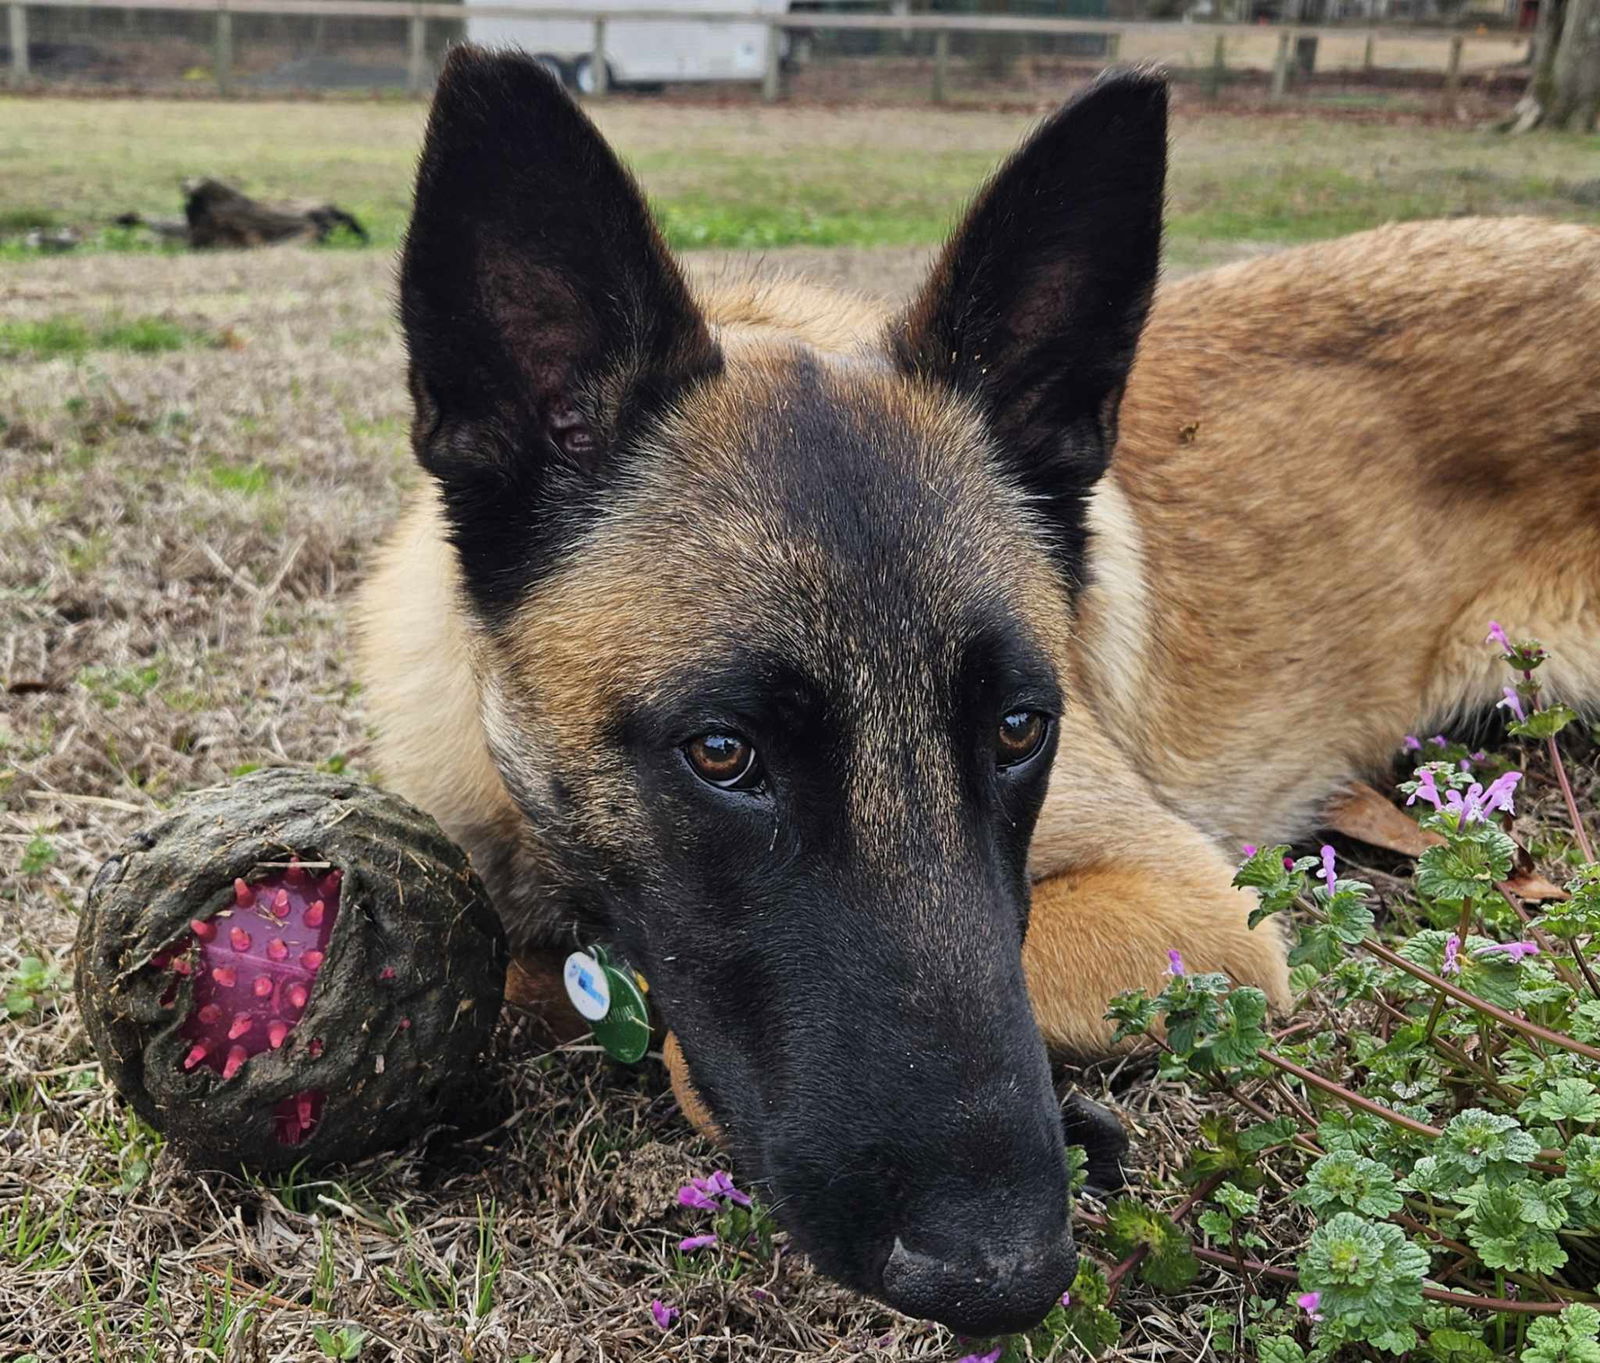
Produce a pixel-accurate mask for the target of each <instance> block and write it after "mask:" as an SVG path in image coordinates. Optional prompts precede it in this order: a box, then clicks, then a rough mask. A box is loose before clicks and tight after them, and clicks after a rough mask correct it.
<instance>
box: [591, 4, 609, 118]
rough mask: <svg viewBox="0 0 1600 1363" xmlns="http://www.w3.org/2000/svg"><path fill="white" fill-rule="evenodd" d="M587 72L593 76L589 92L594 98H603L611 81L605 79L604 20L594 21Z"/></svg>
mask: <svg viewBox="0 0 1600 1363" xmlns="http://www.w3.org/2000/svg"><path fill="white" fill-rule="evenodd" d="M589 74H590V75H591V76H592V77H593V78H594V89H593V90H591V91H590V92H589V93H590V94H591V95H593V96H594V98H596V99H603V98H605V94H606V90H607V89H608V88H609V87H610V85H611V82H610V81H609V80H607V79H606V75H607V72H606V21H605V20H604V19H596V20H595V21H594V43H593V45H592V47H591V48H590V51H589Z"/></svg>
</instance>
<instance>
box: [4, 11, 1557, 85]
mask: <svg viewBox="0 0 1600 1363" xmlns="http://www.w3.org/2000/svg"><path fill="white" fill-rule="evenodd" d="M0 2H3V3H4V4H5V7H6V9H7V11H8V20H9V22H8V25H7V27H8V31H9V35H10V48H11V64H10V71H9V76H10V80H11V82H12V83H13V84H15V85H21V84H23V83H25V82H26V81H27V80H28V79H29V77H30V72H29V67H28V10H29V9H97V10H158V11H166V12H181V13H190V14H192V13H195V12H197V11H198V12H202V13H204V12H209V13H213V14H215V16H216V28H215V70H214V72H213V74H214V76H215V79H216V84H217V87H218V89H219V90H221V91H222V92H224V93H226V92H227V91H228V90H229V89H230V88H231V86H232V84H233V16H234V15H236V14H271V15H300V16H311V17H323V18H342V19H389V20H394V19H403V20H405V21H407V25H408V27H407V33H408V39H407V45H406V46H407V63H406V69H407V87H408V89H409V90H410V91H411V92H412V93H413V94H416V95H422V94H425V93H426V92H427V90H428V88H429V86H430V84H431V75H432V73H431V71H430V69H429V64H428V60H427V51H428V48H427V25H428V22H429V21H430V20H445V21H448V22H451V23H456V24H459V23H460V22H461V21H462V20H463V19H465V18H467V17H469V16H471V17H474V18H485V19H511V20H517V19H524V20H532V21H541V22H542V21H545V20H551V19H561V20H578V21H581V22H586V23H589V24H591V25H592V27H593V39H592V42H591V45H590V46H591V54H590V63H591V69H592V70H593V71H594V73H595V84H596V88H595V90H594V92H593V94H592V95H591V98H592V97H597V96H602V97H603V96H604V95H605V94H606V72H607V66H606V26H607V25H608V24H615V23H623V22H626V23H706V24H720V23H739V24H757V25H762V26H764V27H765V28H766V30H767V38H766V65H765V74H764V76H763V78H762V82H761V96H762V98H763V99H764V100H766V101H767V102H769V103H770V102H773V101H775V100H777V99H779V98H780V97H781V96H782V93H783V63H782V56H783V44H782V41H781V35H782V34H783V33H786V32H787V33H814V32H819V31H842V30H850V29H857V30H863V29H864V30H871V31H878V32H891V33H901V34H910V33H931V34H932V35H933V73H932V85H931V90H930V94H931V97H932V98H933V99H934V100H935V101H936V102H939V101H943V100H944V99H945V98H946V92H947V90H948V87H949V67H950V35H951V34H953V33H983V34H997V33H1006V34H1035V35H1049V36H1058V37H1059V36H1063V35H1067V34H1093V35H1095V36H1097V37H1101V38H1104V39H1105V58H1104V60H1105V61H1107V62H1114V61H1116V60H1117V59H1118V55H1119V49H1120V46H1121V40H1122V38H1123V37H1124V35H1127V34H1138V33H1151V34H1154V33H1162V34H1170V33H1172V32H1173V31H1174V29H1175V28H1177V27H1180V25H1179V24H1178V23H1177V22H1176V21H1170V20H1169V21H1165V22H1161V21H1155V20H1128V21H1120V20H1104V19H1050V18H1033V17H1028V16H1024V15H1005V14H982V15H977V14H914V15H913V14H818V13H810V12H801V13H793V14H752V13H750V12H748V11H745V10H658V9H649V10H641V9H597V8H585V9H577V8H573V9H544V8H538V9H533V8H530V7H528V6H526V5H479V4H473V5H471V6H470V7H466V6H463V5H460V4H438V3H428V0H421V2H420V3H419V2H417V0H409V2H408V0H26V3H22V2H20V0H0ZM1181 27H1182V28H1183V29H1184V30H1185V31H1186V32H1187V33H1189V34H1194V33H1197V32H1203V33H1204V34H1205V35H1207V37H1208V38H1209V39H1210V45H1211V68H1210V69H1211V72H1212V74H1213V77H1214V78H1215V79H1217V80H1218V81H1220V80H1221V79H1222V77H1223V74H1224V72H1225V71H1226V68H1227V60H1228V44H1229V42H1230V40H1237V39H1241V38H1243V37H1245V36H1249V37H1252V38H1259V37H1260V34H1261V26H1259V25H1254V24H1229V23H1204V24H1182V25H1181ZM1274 31H1275V32H1276V33H1277V38H1278V43H1277V55H1276V58H1275V60H1274V63H1273V69H1272V94H1273V96H1274V97H1275V98H1281V97H1283V95H1284V94H1285V93H1286V92H1287V90H1288V86H1289V81H1290V73H1291V69H1292V66H1293V62H1294V52H1295V46H1296V40H1297V39H1299V38H1307V37H1324V36H1326V37H1335V36H1337V37H1340V38H1348V37H1350V35H1351V34H1352V33H1353V32H1354V33H1359V34H1362V35H1364V37H1365V59H1364V66H1365V67H1366V68H1367V69H1371V68H1372V67H1373V66H1374V65H1375V64H1376V63H1375V55H1374V54H1375V52H1376V49H1377V46H1378V44H1379V43H1381V42H1386V41H1402V42H1405V43H1407V44H1413V45H1415V44H1419V43H1421V44H1436V45H1437V46H1438V48H1439V51H1440V68H1441V69H1442V70H1443V72H1444V88H1445V96H1446V99H1447V100H1448V99H1451V98H1453V96H1454V94H1455V92H1456V90H1457V89H1458V88H1459V85H1460V81H1461V51H1462V45H1463V43H1464V41H1465V38H1466V34H1465V33H1464V31H1462V30H1460V29H1444V28H1432V29H1430V28H1412V27H1403V26H1398V25H1374V26H1371V27H1364V28H1352V27H1350V26H1347V25H1346V26H1339V25H1329V26H1316V25H1298V24H1296V25H1290V24H1285V25H1279V26H1276V27H1275V30H1274ZM1484 36H1485V35H1476V36H1475V37H1474V41H1483V40H1484ZM1486 36H1487V37H1488V40H1489V41H1503V42H1504V43H1505V44H1506V45H1507V48H1508V53H1509V51H1510V50H1511V49H1513V48H1516V49H1520V48H1522V47H1524V46H1525V45H1526V42H1527V38H1526V35H1519V34H1515V33H1511V32H1503V33H1496V34H1492V35H1486Z"/></svg>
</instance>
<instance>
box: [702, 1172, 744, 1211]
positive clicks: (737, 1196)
mask: <svg viewBox="0 0 1600 1363" xmlns="http://www.w3.org/2000/svg"><path fill="white" fill-rule="evenodd" d="M706 1186H707V1188H708V1190H709V1191H710V1192H711V1193H713V1194H715V1195H716V1196H717V1197H725V1198H727V1199H728V1201H729V1202H732V1203H733V1204H734V1205H735V1206H738V1207H748V1206H749V1205H750V1194H749V1193H741V1192H740V1191H739V1190H738V1189H737V1188H735V1187H734V1186H733V1180H732V1179H731V1178H730V1177H728V1175H727V1173H726V1172H724V1171H723V1170H721V1169H718V1170H717V1171H716V1173H714V1174H712V1175H711V1177H710V1178H708V1179H707V1180H706Z"/></svg>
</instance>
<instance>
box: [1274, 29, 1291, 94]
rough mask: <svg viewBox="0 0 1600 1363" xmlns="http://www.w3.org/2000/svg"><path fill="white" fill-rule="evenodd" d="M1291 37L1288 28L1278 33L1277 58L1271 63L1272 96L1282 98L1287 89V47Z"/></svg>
mask: <svg viewBox="0 0 1600 1363" xmlns="http://www.w3.org/2000/svg"><path fill="white" fill-rule="evenodd" d="M1291 42H1292V37H1291V34H1290V31H1289V30H1288V29H1284V30H1283V31H1282V32H1281V33H1279V34H1278V59H1277V61H1275V62H1274V63H1273V64H1272V98H1273V99H1282V98H1283V96H1284V94H1285V92H1287V90H1288V89H1289V48H1290V44H1291Z"/></svg>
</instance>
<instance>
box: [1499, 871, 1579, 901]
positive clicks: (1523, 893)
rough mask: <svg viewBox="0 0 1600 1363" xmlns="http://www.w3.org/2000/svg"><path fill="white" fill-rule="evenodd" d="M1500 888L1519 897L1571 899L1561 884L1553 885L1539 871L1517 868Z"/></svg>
mask: <svg viewBox="0 0 1600 1363" xmlns="http://www.w3.org/2000/svg"><path fill="white" fill-rule="evenodd" d="M1498 888H1500V889H1502V890H1504V891H1505V892H1506V893H1507V894H1514V895H1516V897H1517V898H1518V899H1570V898H1571V896H1570V895H1569V894H1568V893H1567V892H1566V891H1565V890H1563V889H1562V888H1561V887H1560V886H1559V885H1552V884H1551V883H1550V882H1549V881H1548V880H1546V879H1545V878H1544V877H1543V876H1542V875H1540V874H1539V873H1538V872H1537V871H1531V870H1529V871H1522V870H1517V871H1513V872H1512V873H1511V878H1510V879H1509V880H1502V881H1501V882H1500V884H1499V887H1498Z"/></svg>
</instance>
